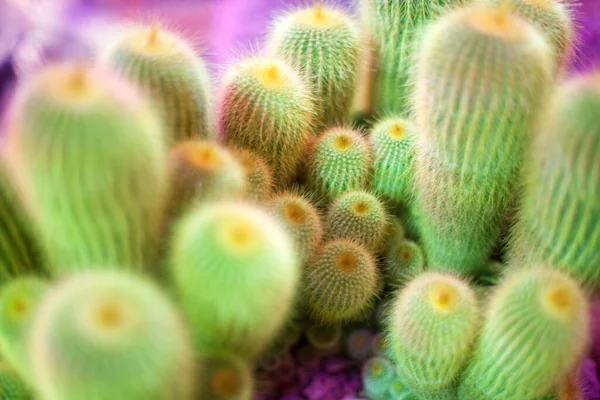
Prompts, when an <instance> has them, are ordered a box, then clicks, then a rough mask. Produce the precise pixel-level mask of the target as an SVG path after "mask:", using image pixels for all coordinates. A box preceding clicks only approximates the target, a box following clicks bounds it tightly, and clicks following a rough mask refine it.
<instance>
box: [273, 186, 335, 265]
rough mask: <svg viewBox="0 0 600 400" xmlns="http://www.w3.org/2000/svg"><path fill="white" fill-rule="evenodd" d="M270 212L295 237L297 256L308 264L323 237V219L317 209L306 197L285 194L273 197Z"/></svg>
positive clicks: (292, 193)
mask: <svg viewBox="0 0 600 400" xmlns="http://www.w3.org/2000/svg"><path fill="white" fill-rule="evenodd" d="M269 210H270V212H271V213H272V214H273V215H274V216H275V217H276V218H277V219H278V220H279V221H280V222H281V223H282V225H283V226H284V227H285V228H286V230H287V231H288V233H289V234H290V235H292V236H293V238H294V243H295V246H296V254H297V255H298V257H299V259H300V262H301V263H302V264H304V263H306V262H307V261H308V260H309V259H310V258H311V257H312V256H313V254H314V252H315V251H316V249H317V246H319V245H320V244H321V239H322V237H323V227H322V223H321V217H320V215H319V212H318V211H317V209H316V207H315V206H314V205H312V204H311V202H310V201H309V199H308V198H306V197H305V196H302V195H300V194H296V193H294V192H284V193H280V194H277V195H275V196H273V198H272V199H271V202H270V206H269Z"/></svg>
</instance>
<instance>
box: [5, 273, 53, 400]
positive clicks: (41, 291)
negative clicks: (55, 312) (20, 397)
mask: <svg viewBox="0 0 600 400" xmlns="http://www.w3.org/2000/svg"><path fill="white" fill-rule="evenodd" d="M47 290H48V283H47V282H45V281H44V280H42V279H40V278H37V277H32V276H22V277H19V278H16V279H14V280H12V281H10V282H8V283H6V284H4V286H2V288H1V289H0V310H1V313H0V354H2V359H3V360H4V361H6V362H7V363H8V364H9V365H10V366H11V367H12V368H13V369H14V370H15V371H16V372H17V373H18V374H19V375H20V376H21V377H22V378H23V379H26V380H28V379H30V378H31V371H30V365H29V359H28V355H27V340H28V339H27V338H28V336H29V332H30V329H31V324H32V320H33V315H34V314H35V312H36V309H37V308H38V306H39V304H40V303H41V302H42V300H43V298H44V296H45V294H46V291H47ZM0 398H1V396H0Z"/></svg>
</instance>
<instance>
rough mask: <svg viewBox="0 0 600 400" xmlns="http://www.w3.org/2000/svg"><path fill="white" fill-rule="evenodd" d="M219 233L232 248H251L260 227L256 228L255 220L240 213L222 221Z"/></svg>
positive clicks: (256, 240) (256, 239) (258, 234)
mask: <svg viewBox="0 0 600 400" xmlns="http://www.w3.org/2000/svg"><path fill="white" fill-rule="evenodd" d="M221 235H222V237H223V239H224V241H225V243H227V244H228V245H229V246H231V248H232V249H236V250H241V251H244V250H251V249H253V248H254V247H255V245H256V244H257V242H258V240H259V236H260V229H258V226H257V225H256V221H254V220H253V219H250V218H248V219H246V218H243V216H241V215H240V216H235V218H230V219H227V220H226V221H223V224H222V225H221Z"/></svg>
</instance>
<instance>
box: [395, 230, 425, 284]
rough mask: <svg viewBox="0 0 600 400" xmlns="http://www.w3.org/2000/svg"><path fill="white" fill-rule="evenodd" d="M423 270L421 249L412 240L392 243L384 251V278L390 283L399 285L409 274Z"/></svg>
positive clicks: (423, 263)
mask: <svg viewBox="0 0 600 400" xmlns="http://www.w3.org/2000/svg"><path fill="white" fill-rule="evenodd" d="M424 270H425V255H424V254H423V249H422V248H421V246H419V245H418V244H417V243H415V242H413V241H412V240H401V241H398V242H396V243H392V244H391V245H390V246H389V249H388V251H387V253H386V259H385V271H386V280H387V282H388V283H390V284H392V285H400V284H402V283H403V282H404V281H405V280H407V279H408V278H409V277H410V276H414V275H415V274H416V273H419V272H422V271H424Z"/></svg>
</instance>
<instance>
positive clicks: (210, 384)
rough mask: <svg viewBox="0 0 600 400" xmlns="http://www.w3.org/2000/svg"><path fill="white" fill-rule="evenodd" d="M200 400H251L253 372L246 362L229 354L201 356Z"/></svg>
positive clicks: (198, 396)
mask: <svg viewBox="0 0 600 400" xmlns="http://www.w3.org/2000/svg"><path fill="white" fill-rule="evenodd" d="M199 370H200V379H199V383H198V389H199V391H198V395H197V398H198V399H202V400H251V399H252V398H253V397H252V396H253V382H252V371H251V368H250V366H249V365H248V364H247V362H246V361H244V360H241V359H239V358H237V357H236V356H233V355H229V354H227V353H222V354H210V355H203V356H201V360H200V368H199Z"/></svg>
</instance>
